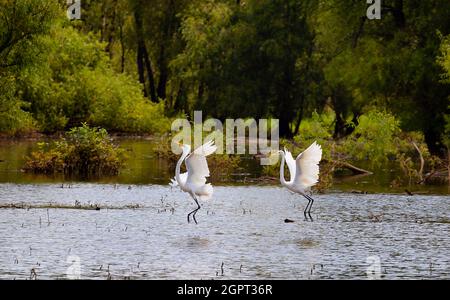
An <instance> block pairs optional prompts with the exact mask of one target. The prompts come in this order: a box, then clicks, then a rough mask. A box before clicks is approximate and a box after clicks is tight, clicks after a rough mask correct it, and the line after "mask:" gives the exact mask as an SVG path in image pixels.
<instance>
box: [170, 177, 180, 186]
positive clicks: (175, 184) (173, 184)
mask: <svg viewBox="0 0 450 300" xmlns="http://www.w3.org/2000/svg"><path fill="white" fill-rule="evenodd" d="M169 185H170V186H171V187H177V186H178V182H177V180H176V179H175V177H174V178H172V179H170V182H169Z"/></svg>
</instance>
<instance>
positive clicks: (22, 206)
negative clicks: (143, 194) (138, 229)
mask: <svg viewBox="0 0 450 300" xmlns="http://www.w3.org/2000/svg"><path fill="white" fill-rule="evenodd" d="M32 208H34V209H49V208H54V209H80V210H100V209H137V208H141V206H140V205H139V204H129V205H124V206H108V205H104V206H103V205H98V204H95V205H93V204H89V205H80V204H75V205H70V204H51V203H50V204H26V203H5V204H0V209H32ZM47 218H49V217H47Z"/></svg>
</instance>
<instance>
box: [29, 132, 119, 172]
mask: <svg viewBox="0 0 450 300" xmlns="http://www.w3.org/2000/svg"><path fill="white" fill-rule="evenodd" d="M124 160H125V156H124V150H122V149H120V148H118V147H117V146H115V145H114V144H113V143H112V141H111V139H110V137H109V135H108V132H107V131H106V130H105V129H101V128H91V127H89V126H88V125H87V124H86V123H83V124H82V126H81V127H75V128H72V129H71V130H70V131H69V132H67V133H66V134H65V137H63V138H61V139H60V140H58V141H56V142H53V143H38V150H37V151H34V152H32V153H31V155H30V157H28V159H27V161H26V163H25V166H24V168H23V169H24V170H25V171H26V172H33V173H42V174H54V173H64V174H66V175H79V176H92V175H96V176H100V175H116V174H118V172H119V170H120V168H121V167H122V166H123V163H124Z"/></svg>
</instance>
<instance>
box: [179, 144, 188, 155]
mask: <svg viewBox="0 0 450 300" xmlns="http://www.w3.org/2000/svg"><path fill="white" fill-rule="evenodd" d="M178 146H180V147H181V149H182V150H183V153H189V152H191V146H190V145H188V144H183V143H178Z"/></svg>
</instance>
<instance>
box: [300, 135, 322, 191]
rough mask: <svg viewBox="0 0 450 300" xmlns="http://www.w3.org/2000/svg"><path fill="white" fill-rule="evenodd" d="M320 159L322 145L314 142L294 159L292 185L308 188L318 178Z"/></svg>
mask: <svg viewBox="0 0 450 300" xmlns="http://www.w3.org/2000/svg"><path fill="white" fill-rule="evenodd" d="M321 159H322V147H321V146H320V145H319V144H317V143H316V142H314V143H312V144H311V146H309V147H308V148H307V149H306V150H305V151H303V152H302V153H300V154H299V155H298V156H297V159H296V166H297V170H296V172H295V178H294V185H296V186H298V187H301V188H308V187H311V186H313V185H315V184H316V183H317V181H318V180H319V162H320V160H321Z"/></svg>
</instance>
